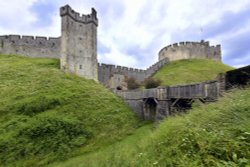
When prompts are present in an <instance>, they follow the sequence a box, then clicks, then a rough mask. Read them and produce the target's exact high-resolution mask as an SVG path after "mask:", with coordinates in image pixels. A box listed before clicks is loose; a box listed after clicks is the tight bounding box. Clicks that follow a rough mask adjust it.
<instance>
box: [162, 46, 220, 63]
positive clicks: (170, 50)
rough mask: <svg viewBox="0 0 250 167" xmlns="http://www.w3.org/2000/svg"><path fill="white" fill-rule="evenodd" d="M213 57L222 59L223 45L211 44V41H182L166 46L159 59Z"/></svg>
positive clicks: (213, 58)
mask: <svg viewBox="0 0 250 167" xmlns="http://www.w3.org/2000/svg"><path fill="white" fill-rule="evenodd" d="M164 58H168V59H169V61H174V60H181V59H212V60H218V61H221V46H220V45H216V46H210V45H209V42H204V41H201V42H180V43H179V44H178V43H175V44H173V45H169V46H166V47H164V48H163V49H161V50H160V52H159V60H162V59H164Z"/></svg>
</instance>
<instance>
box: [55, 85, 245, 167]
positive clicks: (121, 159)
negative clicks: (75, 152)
mask: <svg viewBox="0 0 250 167" xmlns="http://www.w3.org/2000/svg"><path fill="white" fill-rule="evenodd" d="M224 96H225V97H223V98H221V99H220V100H219V101H218V102H216V103H211V104H209V105H204V106H196V107H194V109H192V110H190V111H189V112H188V113H185V114H182V115H177V116H172V117H169V118H167V119H165V120H164V121H163V122H161V123H160V125H159V127H157V128H155V129H154V130H152V129H151V127H146V126H145V127H143V128H144V129H139V131H137V133H136V134H134V135H133V136H131V137H130V138H127V139H126V140H123V141H122V142H120V143H117V144H114V145H111V146H110V147H109V148H106V149H103V150H100V151H97V152H93V153H90V154H88V155H85V156H81V157H78V158H73V159H70V160H68V161H67V162H61V163H58V164H53V165H51V167H64V166H65V167H66V166H78V167H88V166H91V167H102V166H103V167H104V166H110V167H116V166H121V167H127V166H133V167H152V166H159V167H161V166H178V167H196V166H197V167H198V166H204V167H238V166H240V167H241V166H242V167H244V166H247V165H248V166H249V165H250V145H249V143H250V123H249V120H250V103H249V101H250V88H247V89H245V90H234V91H233V92H231V93H228V94H226V95H224Z"/></svg>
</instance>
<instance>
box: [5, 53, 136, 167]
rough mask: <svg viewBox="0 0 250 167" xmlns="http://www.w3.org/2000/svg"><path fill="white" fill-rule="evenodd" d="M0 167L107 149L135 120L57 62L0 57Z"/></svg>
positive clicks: (91, 83)
mask: <svg viewBox="0 0 250 167" xmlns="http://www.w3.org/2000/svg"><path fill="white" fill-rule="evenodd" d="M0 122H1V124H0V166H6V165H17V166H41V165H45V164H48V163H49V162H52V161H55V160H64V159H67V158H69V157H71V156H75V155H79V154H82V153H85V152H91V151H93V150H95V149H98V148H100V147H103V146H105V145H109V144H111V143H113V142H117V141H119V140H121V139H123V138H124V137H125V136H127V135H129V134H131V133H133V131H134V130H135V129H136V128H137V127H138V124H139V121H138V120H137V118H136V117H135V115H134V114H133V112H132V111H131V110H130V109H129V108H128V107H127V106H126V105H125V104H124V102H123V101H122V100H121V99H120V98H117V97H116V96H115V95H114V94H113V93H111V92H110V91H109V90H107V89H106V88H104V87H103V86H101V85H100V84H97V83H96V82H94V81H92V80H86V79H84V78H79V77H77V76H74V75H67V74H64V73H63V72H62V71H61V70H59V60H56V59H46V58H26V57H20V56H14V55H0Z"/></svg>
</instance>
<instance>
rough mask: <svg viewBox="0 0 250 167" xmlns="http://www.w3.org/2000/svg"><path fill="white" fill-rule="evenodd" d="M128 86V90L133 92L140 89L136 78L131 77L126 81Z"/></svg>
mask: <svg viewBox="0 0 250 167" xmlns="http://www.w3.org/2000/svg"><path fill="white" fill-rule="evenodd" d="M126 82H127V84H128V89H129V90H132V89H138V88H139V87H140V84H139V83H138V82H137V81H136V80H135V78H134V77H130V78H128V79H127V80H126Z"/></svg>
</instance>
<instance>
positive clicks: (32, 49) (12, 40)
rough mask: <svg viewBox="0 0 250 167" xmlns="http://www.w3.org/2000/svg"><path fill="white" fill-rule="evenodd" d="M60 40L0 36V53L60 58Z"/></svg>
mask: <svg viewBox="0 0 250 167" xmlns="http://www.w3.org/2000/svg"><path fill="white" fill-rule="evenodd" d="M60 46H61V40H60V38H51V37H50V38H47V37H33V36H20V35H4V36H0V53H4V54H17V55H24V56H29V57H48V58H60Z"/></svg>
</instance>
